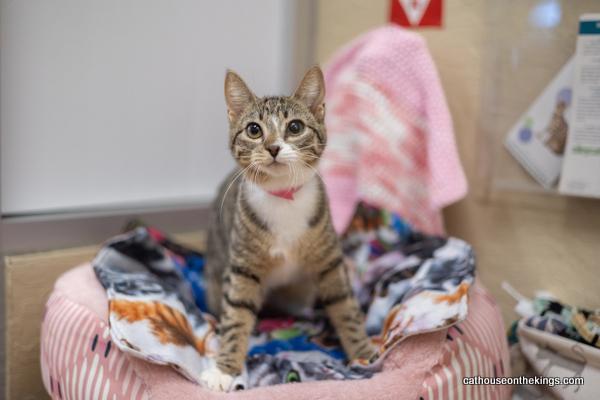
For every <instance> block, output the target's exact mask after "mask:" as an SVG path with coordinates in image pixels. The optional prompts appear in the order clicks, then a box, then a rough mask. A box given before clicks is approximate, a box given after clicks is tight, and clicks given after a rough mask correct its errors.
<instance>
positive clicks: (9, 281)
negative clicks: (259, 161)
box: [0, 0, 600, 398]
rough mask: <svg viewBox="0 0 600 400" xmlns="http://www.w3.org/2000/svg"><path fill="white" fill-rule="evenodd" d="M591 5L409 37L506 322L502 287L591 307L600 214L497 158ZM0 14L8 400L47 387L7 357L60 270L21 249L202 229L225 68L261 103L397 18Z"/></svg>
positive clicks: (174, 11)
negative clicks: (446, 111) (146, 230)
mask: <svg viewBox="0 0 600 400" xmlns="http://www.w3.org/2000/svg"><path fill="white" fill-rule="evenodd" d="M585 12H600V5H599V4H598V2H597V1H594V0H589V1H586V0H575V1H558V0H506V1H502V2H499V1H493V0H447V1H443V19H442V23H441V26H434V27H415V28H411V29H414V30H415V31H416V32H418V33H419V34H420V35H422V36H423V37H424V38H425V40H426V42H427V45H428V48H429V51H430V52H431V55H432V57H433V59H434V61H435V64H436V66H437V69H438V71H439V75H440V78H441V82H442V86H443V89H444V91H445V94H446V98H447V101H448V105H449V108H450V111H451V114H452V118H453V121H454V131H455V135H456V140H457V144H458V149H459V154H460V157H461V160H462V163H463V167H464V170H465V172H466V174H467V178H468V182H469V187H470V190H469V194H468V195H467V197H466V198H465V199H464V200H462V201H460V202H458V203H456V204H454V205H452V206H450V207H448V208H446V209H445V210H444V219H445V226H446V230H447V232H448V233H449V234H451V235H454V236H457V237H460V238H462V239H464V240H466V241H468V242H470V243H471V244H472V245H473V247H474V249H475V251H476V254H477V259H478V273H479V277H480V278H481V280H482V281H483V282H484V284H485V285H486V286H487V287H488V289H489V290H490V291H491V292H492V293H493V295H494V296H495V297H496V299H497V300H498V302H499V305H500V307H501V310H502V313H503V317H504V319H505V323H506V324H507V325H508V324H509V323H510V322H512V321H513V320H514V319H515V318H516V314H515V313H514V311H513V307H514V305H515V302H514V299H513V298H512V297H510V296H509V295H508V294H507V293H506V292H505V291H504V290H502V288H501V284H502V282H503V281H507V282H509V283H510V284H512V286H514V287H515V288H516V289H517V290H518V291H520V292H521V293H523V294H524V295H526V296H530V297H531V296H533V295H534V292H535V291H536V290H540V289H543V290H547V291H550V292H552V293H553V294H554V295H556V296H557V297H559V298H560V299H562V300H564V301H565V302H568V303H571V304H578V305H581V306H586V307H590V308H594V307H599V306H600V291H598V282H599V280H598V272H599V271H600V201H599V200H597V199H591V198H577V197H567V196H563V195H559V194H558V193H557V192H556V191H555V190H547V189H543V188H542V187H541V186H539V185H538V184H537V183H536V182H535V181H534V180H533V179H532V178H531V177H530V176H529V175H528V174H527V173H526V172H525V171H524V170H523V169H522V168H521V167H520V166H519V164H518V163H516V162H515V160H514V159H513V158H512V157H511V156H510V154H509V153H508V152H507V151H506V150H505V148H504V146H503V142H504V139H505V137H506V134H507V132H508V131H509V129H510V128H511V126H512V125H513V124H514V123H515V121H516V120H517V119H518V118H519V116H520V115H521V114H522V113H523V111H524V110H525V109H527V107H528V106H529V105H530V104H531V102H532V101H533V100H534V99H535V98H536V97H537V96H538V95H539V93H540V92H541V91H542V90H543V89H544V87H545V86H546V85H547V84H548V82H549V81H550V80H551V79H552V78H553V77H554V76H555V75H556V74H557V72H558V71H559V70H560V68H561V67H562V66H563V65H564V64H565V62H566V61H567V60H568V59H569V57H571V56H572V54H573V53H574V50H575V39H576V36H577V29H576V26H577V21H578V18H579V16H580V15H581V14H583V13H585ZM0 14H1V16H0V51H1V54H0V56H1V58H0V86H1V98H0V101H1V109H0V116H1V118H0V211H1V216H2V218H1V220H0V245H1V247H0V250H1V251H2V253H3V255H5V256H8V257H13V258H12V259H11V258H9V259H8V260H9V261H7V260H5V261H4V265H3V266H2V279H3V285H2V288H3V292H2V301H3V302H4V304H3V305H2V308H1V309H2V312H5V314H4V315H2V318H1V319H2V323H3V324H5V326H3V329H2V334H5V337H4V340H5V343H6V349H9V350H8V353H9V354H8V356H7V355H5V354H3V355H2V358H3V361H4V362H3V363H2V364H3V365H5V366H6V368H7V369H6V374H5V373H2V377H3V378H5V375H6V376H9V378H8V379H5V380H4V385H5V387H6V393H7V397H8V398H11V397H10V395H11V394H12V395H13V397H12V398H25V397H14V396H16V394H17V393H25V392H27V390H30V389H31V385H34V386H35V387H36V388H37V389H36V390H38V392H37V393H43V388H41V383H40V382H35V383H32V382H31V375H29V374H22V375H20V376H19V374H13V375H12V376H11V374H10V372H11V371H13V372H14V371H17V370H18V371H22V370H24V369H26V368H35V363H36V362H37V359H36V358H35V357H36V356H37V354H35V353H34V355H33V356H31V357H30V358H28V357H29V356H25V357H21V356H20V355H19V354H20V353H21V350H23V349H24V351H26V350H29V351H30V350H31V348H32V347H33V348H35V346H36V344H35V343H33V342H31V340H29V338H26V333H27V332H29V331H28V329H34V328H27V327H25V328H23V327H21V326H20V325H17V322H11V321H17V320H20V319H23V318H35V316H38V317H39V315H40V313H41V311H40V304H43V302H44V299H45V296H47V294H48V292H49V290H50V289H51V283H52V281H54V279H55V278H56V276H58V274H60V273H61V272H62V271H63V270H64V268H65V267H56V268H50V267H48V268H46V267H44V268H40V267H39V264H35V263H32V261H31V260H32V258H31V257H32V256H31V254H32V253H36V252H39V251H49V250H50V251H52V250H54V251H63V250H61V249H69V248H76V247H78V246H95V245H97V244H99V243H101V242H102V241H103V240H105V239H106V238H108V237H110V236H111V235H113V234H115V233H117V232H119V231H120V230H121V229H122V227H123V224H124V223H125V222H126V221H127V220H129V219H130V218H131V217H140V218H142V219H144V220H146V221H147V222H148V223H150V224H155V225H157V226H159V227H161V228H162V229H163V230H165V231H168V232H172V233H178V232H190V231H198V230H201V229H202V228H203V227H205V226H206V214H207V213H206V207H207V205H208V204H209V202H210V201H211V199H212V196H213V194H214V191H215V188H216V185H217V184H218V183H219V182H220V180H221V179H222V177H223V176H224V175H225V174H226V173H227V172H228V171H229V170H230V169H231V168H232V167H233V162H232V161H231V159H230V156H229V153H228V149H227V125H226V124H227V120H226V111H225V104H224V101H223V89H222V88H223V77H224V74H225V69H226V68H233V69H235V70H236V71H237V72H239V73H240V75H241V76H243V77H244V78H245V79H246V80H247V82H248V83H249V85H250V86H251V87H252V88H254V89H255V90H256V92H257V93H258V94H259V95H264V94H281V93H290V92H291V91H292V90H293V88H294V86H295V84H296V82H297V81H298V79H299V78H300V77H301V76H302V73H303V72H304V70H305V69H306V68H307V67H308V66H310V65H312V64H314V63H320V64H322V65H325V66H326V65H327V62H328V60H329V59H330V58H331V57H332V55H333V54H334V53H335V52H336V51H337V50H339V49H340V47H341V46H343V45H345V44H346V43H348V42H349V41H351V40H352V39H354V38H356V37H357V36H358V35H360V34H361V33H363V32H366V31H368V30H370V29H373V28H376V27H379V26H382V25H384V24H386V23H389V20H390V1H389V0H369V1H359V0H344V1H341V0H308V1H301V0H296V1H293V0H286V1H280V0H256V1H234V0H222V1H218V2H216V1H213V2H208V1H192V0H177V1H170V2H165V1H160V0H144V1H141V0H127V1H122V0H119V1H117V0H107V1H96V0H53V1H41V0H32V1H14V0H13V1H11V0H1V1H0ZM599 173H600V172H599ZM64 251H67V253H65V254H70V253H68V250H64ZM19 257H25V258H19ZM27 257H29V258H27ZM74 259H76V257H75V258H74ZM10 260H12V261H10ZM33 264H35V266H33V267H32V265H33ZM61 265H64V264H61ZM61 268H62V269H61ZM34 282H38V283H34ZM39 282H45V286H44V287H43V288H42V289H40V290H38V289H36V288H35V287H34V286H36V285H39ZM32 296H33V298H32ZM32 310H33V311H32ZM36 310H37V311H36ZM6 321H8V322H6ZM11 324H15V329H14V330H12V331H11V330H10V329H8V332H9V333H7V329H6V328H10V325H11ZM31 324H32V325H31V326H32V327H39V320H33V321H31ZM25 338H26V339H25ZM10 349H12V350H10ZM11 351H12V352H11ZM27 354H30V353H27ZM32 366H33V367H32ZM39 391H41V392H39ZM31 398H40V397H31Z"/></svg>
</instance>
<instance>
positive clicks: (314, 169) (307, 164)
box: [300, 160, 325, 181]
mask: <svg viewBox="0 0 600 400" xmlns="http://www.w3.org/2000/svg"><path fill="white" fill-rule="evenodd" d="M300 161H301V162H302V163H304V165H306V166H307V167H308V168H310V169H312V170H313V171H314V173H315V174H317V176H318V177H319V178H321V180H322V181H325V180H324V179H323V177H322V176H321V174H320V173H319V171H317V169H316V168H315V167H313V166H312V165H310V164H309V163H307V162H305V161H302V160H300Z"/></svg>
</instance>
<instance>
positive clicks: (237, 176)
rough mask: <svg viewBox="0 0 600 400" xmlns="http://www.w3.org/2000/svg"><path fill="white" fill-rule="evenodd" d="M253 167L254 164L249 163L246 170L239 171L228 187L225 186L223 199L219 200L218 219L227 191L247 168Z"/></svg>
mask: <svg viewBox="0 0 600 400" xmlns="http://www.w3.org/2000/svg"><path fill="white" fill-rule="evenodd" d="M253 165H254V163H250V164H249V165H248V166H247V167H246V168H244V169H242V170H240V171H239V172H238V173H237V174H236V175H235V177H234V178H233V179H232V180H231V182H229V186H227V189H226V190H225V194H223V198H222V199H221V206H220V207H219V219H220V218H221V217H222V216H223V204H225V199H226V198H227V194H228V193H229V189H231V187H232V186H233V184H234V183H235V181H236V180H238V179H239V178H240V176H242V175H243V174H244V172H245V171H246V170H248V168H250V167H252V166H253Z"/></svg>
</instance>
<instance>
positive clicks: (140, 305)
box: [93, 204, 475, 388]
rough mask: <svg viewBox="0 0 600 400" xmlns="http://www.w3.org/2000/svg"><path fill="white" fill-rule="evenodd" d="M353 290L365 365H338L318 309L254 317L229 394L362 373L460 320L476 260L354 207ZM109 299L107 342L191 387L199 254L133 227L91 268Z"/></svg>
mask: <svg viewBox="0 0 600 400" xmlns="http://www.w3.org/2000/svg"><path fill="white" fill-rule="evenodd" d="M342 243H343V246H344V251H345V254H346V255H347V257H348V259H349V265H350V266H351V267H350V268H351V271H350V273H351V274H350V275H351V277H352V282H353V288H354V290H355V293H356V295H357V297H358V299H359V301H360V304H361V306H362V308H363V310H364V311H365V313H366V318H367V320H366V322H367V324H366V325H367V331H368V333H369V335H370V336H371V338H372V340H373V342H374V343H375V344H376V345H377V346H378V348H379V357H378V358H377V360H376V361H374V362H372V363H371V364H369V365H362V364H359V363H356V362H354V363H350V364H348V363H347V360H346V358H345V354H344V352H343V350H342V348H341V346H340V344H339V341H338V339H337V337H336V335H335V332H334V331H333V329H332V327H331V326H330V324H329V323H328V321H327V318H326V317H325V314H324V312H323V310H321V309H318V308H316V309H315V310H313V311H312V312H311V313H310V314H307V315H303V316H301V317H298V316H296V317H290V316H273V315H261V316H259V322H258V323H257V326H256V329H255V331H254V333H253V335H252V336H251V338H250V346H249V352H248V357H247V361H246V367H245V371H244V373H243V374H242V375H241V376H240V377H238V378H237V380H236V382H234V387H236V388H252V387H257V386H265V385H272V384H278V383H286V382H298V381H314V380H324V379H360V378H367V377H370V376H371V375H372V374H373V373H375V372H376V371H377V370H378V369H379V368H380V367H381V365H382V360H383V358H384V356H385V354H386V353H387V352H388V351H389V350H390V349H391V348H392V347H394V346H396V345H397V344H398V343H399V342H401V341H402V340H403V339H404V338H406V337H408V336H410V335H415V334H418V333H423V332H430V331H434V330H439V329H445V328H447V327H449V326H451V325H453V324H455V323H457V322H459V321H462V320H463V319H464V318H465V317H466V315H467V295H468V289H469V287H470V286H471V284H472V283H473V279H474V272H475V262H474V257H473V252H472V250H471V247H470V246H469V245H468V244H467V243H465V242H463V241H461V240H459V239H456V238H442V237H433V236H425V235H422V234H420V233H418V232H415V231H413V230H412V229H411V228H410V227H409V226H408V225H407V224H406V223H405V222H403V220H402V219H400V218H399V217H398V216H396V215H394V214H391V213H388V212H386V211H384V210H380V209H377V208H374V207H370V206H368V205H366V204H359V206H358V207H357V211H356V213H355V215H354V217H353V219H352V223H351V225H350V228H349V229H348V231H347V232H346V233H345V234H344V235H343V237H342ZM93 265H94V270H95V272H96V275H97V277H98V279H99V280H100V282H101V283H102V285H103V286H104V288H105V289H106V292H107V296H108V299H109V323H110V329H111V335H112V338H113V341H114V343H115V344H116V345H117V346H118V347H119V348H120V349H121V350H122V351H124V352H127V353H130V354H133V355H134V356H136V357H139V358H142V359H145V360H147V361H149V362H153V363H158V364H164V365H171V366H172V367H174V368H175V369H176V370H178V371H179V372H180V373H182V374H183V375H184V376H186V377H187V378H189V379H190V380H192V381H196V382H197V381H198V378H199V376H200V374H201V372H202V371H203V370H204V369H205V368H209V367H211V366H212V365H214V362H215V360H214V356H215V355H216V353H217V349H218V346H219V344H218V338H217V334H216V329H217V321H216V320H215V318H214V317H213V316H211V315H210V314H209V313H208V312H207V311H206V301H205V298H204V296H205V288H204V282H203V279H202V271H203V267H204V258H203V256H202V254H201V253H199V252H196V251H194V250H191V249H188V248H186V247H183V246H181V245H179V244H177V243H175V242H174V241H172V240H170V239H169V238H167V237H166V236H165V235H164V234H162V233H161V232H160V231H158V230H156V229H153V228H148V227H138V228H136V229H134V230H131V231H129V232H127V233H125V234H123V235H119V236H116V237H114V238H113V239H111V240H109V241H108V242H107V243H106V244H105V245H104V247H103V248H102V249H101V250H100V252H99V253H98V255H97V257H96V258H95V260H94V262H93Z"/></svg>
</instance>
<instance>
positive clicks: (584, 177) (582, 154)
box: [559, 14, 600, 197]
mask: <svg viewBox="0 0 600 400" xmlns="http://www.w3.org/2000/svg"><path fill="white" fill-rule="evenodd" d="M574 71H575V74H574V82H573V93H574V96H573V120H572V123H571V130H570V132H571V134H570V135H569V138H568V140H567V147H566V151H565V160H564V163H563V167H562V175H561V179H560V187H559V190H560V192H561V193H563V194H569V195H576V196H586V197H600V14H586V15H583V16H582V17H581V19H580V22H579V35H578V38H577V50H576V53H575V64H574Z"/></svg>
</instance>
